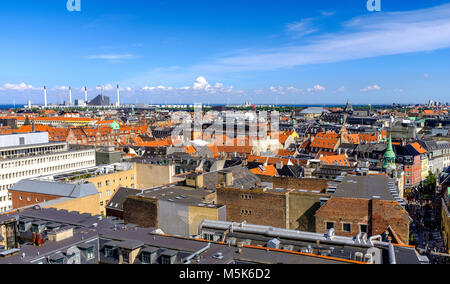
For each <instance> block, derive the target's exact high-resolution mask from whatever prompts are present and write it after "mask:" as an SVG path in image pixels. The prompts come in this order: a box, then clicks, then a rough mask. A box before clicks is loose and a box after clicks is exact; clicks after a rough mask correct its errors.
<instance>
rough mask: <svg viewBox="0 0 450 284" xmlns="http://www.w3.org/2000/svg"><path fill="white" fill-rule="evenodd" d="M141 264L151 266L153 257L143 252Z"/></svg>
mask: <svg viewBox="0 0 450 284" xmlns="http://www.w3.org/2000/svg"><path fill="white" fill-rule="evenodd" d="M141 262H142V263H143V264H151V263H152V255H151V254H150V253H148V252H143V253H142V254H141Z"/></svg>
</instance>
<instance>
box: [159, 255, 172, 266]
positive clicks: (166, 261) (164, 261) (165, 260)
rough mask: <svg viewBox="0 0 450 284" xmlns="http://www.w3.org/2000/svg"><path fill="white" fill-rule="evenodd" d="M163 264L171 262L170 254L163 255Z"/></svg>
mask: <svg viewBox="0 0 450 284" xmlns="http://www.w3.org/2000/svg"><path fill="white" fill-rule="evenodd" d="M161 264H171V262H170V256H167V255H162V256H161Z"/></svg>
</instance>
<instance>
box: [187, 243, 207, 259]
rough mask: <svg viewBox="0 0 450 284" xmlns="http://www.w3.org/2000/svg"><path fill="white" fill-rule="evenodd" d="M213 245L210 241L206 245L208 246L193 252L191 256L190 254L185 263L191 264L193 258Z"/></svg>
mask: <svg viewBox="0 0 450 284" xmlns="http://www.w3.org/2000/svg"><path fill="white" fill-rule="evenodd" d="M210 247H211V243H208V244H207V245H206V247H204V248H202V249H200V250H199V251H196V252H194V253H193V254H191V255H190V256H188V257H187V258H186V259H185V261H184V264H190V263H191V259H193V258H194V257H196V256H197V255H199V254H201V253H203V252H204V251H206V250H208V249H209V248H210Z"/></svg>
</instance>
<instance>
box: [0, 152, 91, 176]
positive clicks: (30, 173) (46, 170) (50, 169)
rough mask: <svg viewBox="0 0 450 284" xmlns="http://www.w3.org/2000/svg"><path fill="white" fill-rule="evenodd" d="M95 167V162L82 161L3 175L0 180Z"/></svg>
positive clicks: (67, 158)
mask: <svg viewBox="0 0 450 284" xmlns="http://www.w3.org/2000/svg"><path fill="white" fill-rule="evenodd" d="M71 159H72V158H69V157H66V158H64V159H60V160H71ZM92 165H95V161H93V160H92V161H84V162H78V163H71V164H65V165H59V166H52V167H44V168H40V169H35V170H27V171H20V172H15V173H10V174H3V175H0V179H2V180H7V179H14V178H21V177H29V176H36V175H42V174H46V173H52V172H55V171H62V170H68V169H72V168H75V167H86V166H92Z"/></svg>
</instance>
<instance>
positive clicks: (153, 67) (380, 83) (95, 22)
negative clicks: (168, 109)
mask: <svg viewBox="0 0 450 284" xmlns="http://www.w3.org/2000/svg"><path fill="white" fill-rule="evenodd" d="M80 1H81V11H80V12H69V11H68V10H67V9H66V2H67V1H66V0H46V1H35V0H20V1H17V0H2V1H1V3H0V31H1V36H2V41H1V44H0V64H1V65H0V103H1V104H8V103H13V101H15V102H16V103H26V101H27V100H28V99H30V100H31V101H32V103H36V104H37V103H43V95H42V87H43V86H44V85H46V86H47V88H48V94H49V101H50V102H53V103H56V101H57V98H58V97H59V98H60V100H61V101H62V100H64V99H67V95H68V86H72V89H73V97H74V98H83V95H82V92H81V88H82V87H83V86H87V87H88V89H89V97H90V98H93V97H94V96H95V95H96V94H98V92H99V87H98V86H104V87H103V88H104V90H105V93H106V94H107V95H110V96H111V97H114V96H115V95H114V94H115V88H114V87H113V86H115V85H116V84H120V86H121V88H122V90H121V96H122V101H124V102H127V103H136V102H139V103H193V102H202V103H242V102H244V101H251V102H253V103H261V104H274V103H278V104H343V103H345V102H346V100H347V99H349V100H350V101H351V102H353V103H355V104H368V103H372V104H381V103H394V102H396V103H422V102H427V101H428V100H429V99H432V100H434V101H442V102H447V101H450V100H449V97H450V96H449V94H450V80H449V78H450V68H449V64H448V63H449V62H450V48H449V47H450V3H449V1H438V0H414V1H404V0H381V8H382V11H381V12H369V11H368V10H367V8H366V2H367V1H366V0H342V1H328V0H321V1H300V0H295V1H287V0H280V1H266V0H259V1H254V0H239V1H236V0H227V1H219V0H213V1H211V0H210V1H203V0H197V1H188V0H184V1H178V0H170V1H169V0H160V1H152V0H149V1H142V0H127V1H124V0H121V1H119V0H80Z"/></svg>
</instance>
